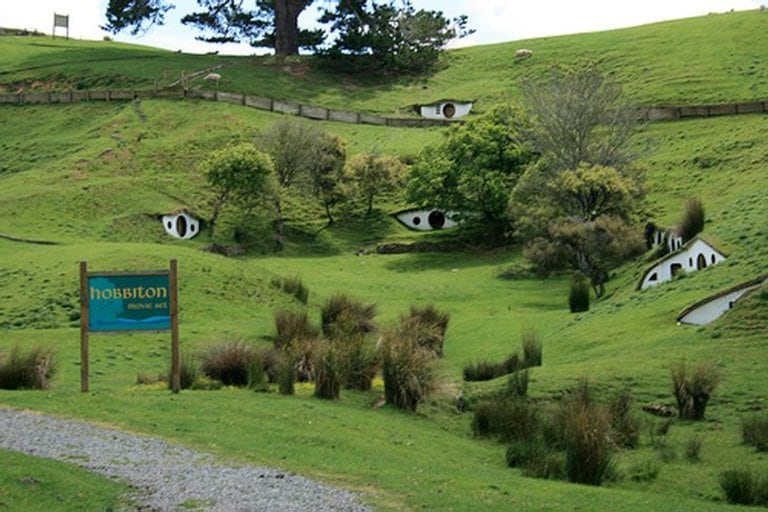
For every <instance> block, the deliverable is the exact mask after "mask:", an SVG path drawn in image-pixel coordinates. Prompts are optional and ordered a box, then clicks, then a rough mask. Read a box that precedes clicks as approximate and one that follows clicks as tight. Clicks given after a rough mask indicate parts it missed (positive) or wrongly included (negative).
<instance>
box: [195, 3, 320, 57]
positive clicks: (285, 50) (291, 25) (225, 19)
mask: <svg viewBox="0 0 768 512" xmlns="http://www.w3.org/2000/svg"><path fill="white" fill-rule="evenodd" d="M313 2H314V0H255V1H254V7H255V8H254V9H253V10H247V9H244V8H243V5H242V4H243V2H242V1H234V0H198V2H197V3H198V5H199V6H200V7H203V8H204V10H203V11H200V12H194V13H191V14H188V15H186V16H184V17H183V18H182V20H181V22H182V23H184V24H188V25H193V26H195V27H196V28H198V29H199V30H201V31H203V32H209V33H210V35H207V36H200V37H198V39H200V40H203V41H208V42H212V43H238V42H241V41H245V42H248V44H250V45H251V46H256V47H269V48H274V50H275V54H276V55H280V56H288V55H297V54H298V53H299V48H314V47H316V46H318V45H319V44H320V43H321V42H322V40H323V31H322V30H301V29H299V26H298V20H299V14H301V12H302V11H304V9H306V8H307V7H309V6H310V5H311V4H312V3H313Z"/></svg>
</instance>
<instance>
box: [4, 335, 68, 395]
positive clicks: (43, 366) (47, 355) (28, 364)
mask: <svg viewBox="0 0 768 512" xmlns="http://www.w3.org/2000/svg"><path fill="white" fill-rule="evenodd" d="M55 363H56V362H55V358H54V353H53V350H52V349H50V348H43V347H40V346H37V347H32V348H31V349H29V351H28V352H26V353H24V352H22V351H21V348H20V347H19V346H18V345H14V346H13V347H12V348H11V351H10V353H9V354H8V356H7V357H6V358H4V359H2V360H0V389H41V390H45V389H48V388H49V387H50V384H51V379H52V378H53V376H54V374H55V373H56V364H55Z"/></svg>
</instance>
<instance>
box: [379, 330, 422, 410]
mask: <svg viewBox="0 0 768 512" xmlns="http://www.w3.org/2000/svg"><path fill="white" fill-rule="evenodd" d="M381 358H382V374H383V377H384V398H385V399H386V401H387V403H390V404H393V405H395V406H397V407H399V408H401V409H406V410H410V411H415V410H416V407H417V406H418V405H419V403H421V402H423V401H424V400H425V399H426V398H427V397H428V396H429V394H430V393H431V392H432V390H433V388H434V385H435V373H434V370H433V363H434V359H435V356H434V353H433V352H432V351H431V350H426V349H424V348H422V347H421V346H419V344H418V338H417V336H415V335H414V333H413V332H412V331H408V330H403V329H397V330H394V331H390V332H388V333H386V334H385V335H384V337H383V339H382V342H381Z"/></svg>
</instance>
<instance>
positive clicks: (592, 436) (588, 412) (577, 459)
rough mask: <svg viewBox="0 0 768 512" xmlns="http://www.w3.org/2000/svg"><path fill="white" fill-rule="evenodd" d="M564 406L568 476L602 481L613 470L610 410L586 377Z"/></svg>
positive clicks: (591, 482)
mask: <svg viewBox="0 0 768 512" xmlns="http://www.w3.org/2000/svg"><path fill="white" fill-rule="evenodd" d="M561 407H562V419H563V440H564V443H565V470H566V475H567V477H568V480H569V481H571V482H574V483H580V484H587V485H600V484H601V483H602V482H603V481H604V480H605V479H606V477H608V476H609V474H610V473H611V471H612V462H611V442H610V438H611V424H610V418H609V415H608V411H606V410H605V408H604V407H601V406H600V405H599V404H598V403H596V402H595V401H594V399H593V398H592V392H591V390H590V389H589V386H588V384H587V382H586V381H582V383H581V384H580V385H579V387H578V388H577V389H576V390H575V391H573V392H572V393H571V394H570V395H569V396H566V397H565V398H564V399H563V402H562V404H561Z"/></svg>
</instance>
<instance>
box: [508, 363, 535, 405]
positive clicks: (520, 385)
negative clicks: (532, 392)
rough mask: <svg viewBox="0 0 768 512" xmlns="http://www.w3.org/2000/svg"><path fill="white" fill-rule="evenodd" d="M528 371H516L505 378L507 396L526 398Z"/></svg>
mask: <svg viewBox="0 0 768 512" xmlns="http://www.w3.org/2000/svg"><path fill="white" fill-rule="evenodd" d="M529 378H530V376H529V375H528V370H518V371H516V372H514V373H512V374H510V376H509V377H508V378H507V389H506V392H507V395H509V396H512V397H516V398H527V397H528V382H529Z"/></svg>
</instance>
